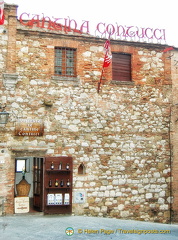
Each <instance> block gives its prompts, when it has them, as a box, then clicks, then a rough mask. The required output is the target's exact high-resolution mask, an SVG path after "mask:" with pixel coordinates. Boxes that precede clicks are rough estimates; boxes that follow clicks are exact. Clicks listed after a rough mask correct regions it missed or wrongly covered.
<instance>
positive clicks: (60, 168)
mask: <svg viewBox="0 0 178 240" xmlns="http://www.w3.org/2000/svg"><path fill="white" fill-rule="evenodd" d="M59 170H62V163H61V162H60V163H59Z"/></svg>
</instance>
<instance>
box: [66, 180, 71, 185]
mask: <svg viewBox="0 0 178 240" xmlns="http://www.w3.org/2000/svg"><path fill="white" fill-rule="evenodd" d="M66 185H67V187H70V182H69V179H68V180H67V183H66Z"/></svg>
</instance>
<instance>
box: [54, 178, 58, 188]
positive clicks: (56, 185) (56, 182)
mask: <svg viewBox="0 0 178 240" xmlns="http://www.w3.org/2000/svg"><path fill="white" fill-rule="evenodd" d="M58 186H59V182H58V179H56V180H55V187H58Z"/></svg>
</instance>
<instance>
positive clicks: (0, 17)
mask: <svg viewBox="0 0 178 240" xmlns="http://www.w3.org/2000/svg"><path fill="white" fill-rule="evenodd" d="M3 24H4V1H2V0H0V25H3Z"/></svg>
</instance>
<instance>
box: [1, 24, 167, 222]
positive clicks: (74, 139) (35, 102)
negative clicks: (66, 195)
mask: <svg viewBox="0 0 178 240" xmlns="http://www.w3.org/2000/svg"><path fill="white" fill-rule="evenodd" d="M33 30H34V29H33ZM35 30H37V29H35ZM111 43H112V47H111V48H112V51H114V52H125V53H130V54H132V84H116V83H113V82H112V81H111V80H112V75H111V68H112V66H110V67H109V68H108V69H107V70H106V72H105V75H104V78H105V80H104V83H103V85H102V89H101V91H100V94H98V93H97V82H98V81H99V78H100V74H101V67H102V62H103V44H104V41H103V40H101V39H96V38H91V37H84V36H70V35H60V34H59V35H58V36H57V37H56V34H54V36H53V35H51V34H50V35H49V34H48V33H47V32H45V33H42V30H41V29H40V30H38V31H32V30H31V29H30V28H29V29H27V28H26V30H25V27H24V26H23V27H21V26H20V24H19V23H18V30H17V36H16V72H14V73H17V74H18V76H19V78H18V82H17V84H16V86H15V89H11V90H8V89H6V88H5V87H4V86H3V85H2V84H1V99H2V100H3V101H4V102H6V104H7V107H8V108H7V110H8V109H9V110H11V112H13V115H12V116H11V120H10V121H9V122H8V124H7V125H6V128H5V129H4V130H3V131H4V133H1V134H0V137H1V141H2V142H3V143H5V142H6V146H7V148H8V149H10V150H13V151H14V149H18V148H20V149H21V150H22V151H23V152H24V154H26V155H28V154H29V152H28V153H27V152H26V153H25V151H26V149H29V148H30V149H33V148H34V149H38V148H39V149H40V147H41V148H42V147H44V146H45V147H46V149H47V152H46V155H51V156H60V155H68V156H72V157H73V159H74V174H73V183H74V186H73V189H74V193H75V192H77V191H85V193H86V202H85V203H84V204H76V203H74V204H73V212H74V213H75V214H87V215H94V216H111V217H118V218H124V219H137V220H145V221H158V222H168V221H169V219H170V197H171V196H170V171H171V169H170V126H169V125H170V103H171V97H170V95H171V77H170V60H169V59H168V58H166V57H165V56H164V53H163V49H164V47H162V46H157V45H154V46H153V45H149V44H139V43H138V44H136V43H135V44H131V43H127V42H119V41H118V42H117V41H112V42H111ZM55 46H58V47H72V48H76V49H77V59H78V60H77V76H78V80H76V81H64V80H63V79H58V78H55V77H54V47H55ZM45 99H48V100H51V101H52V102H53V105H52V107H46V106H44V100H45ZM15 116H18V117H21V118H34V119H35V118H41V119H43V120H44V124H45V132H44V136H42V137H33V136H31V137H29V136H22V137H17V136H14V128H15V121H16V117H15ZM5 133H6V134H5ZM4 136H5V137H4ZM35 151H36V150H35ZM11 154H12V155H11V162H9V164H8V166H9V169H8V172H7V171H5V164H2V165H1V172H4V176H5V177H8V174H10V176H11V178H10V179H9V178H8V179H9V182H8V184H9V189H11V194H10V195H8V194H7V195H6V193H5V195H4V197H5V198H6V201H7V202H12V201H13V194H14V190H13V188H14V183H13V179H14V175H13V174H14V155H13V153H12V152H11ZM21 154H22V153H21ZM81 163H83V164H84V166H85V167H86V174H84V175H81V174H78V167H79V165H80V164H81ZM1 194H2V193H1ZM10 209H11V210H9V211H11V212H13V207H11V208H10ZM5 211H6V212H7V211H8V210H7V208H5Z"/></svg>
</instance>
